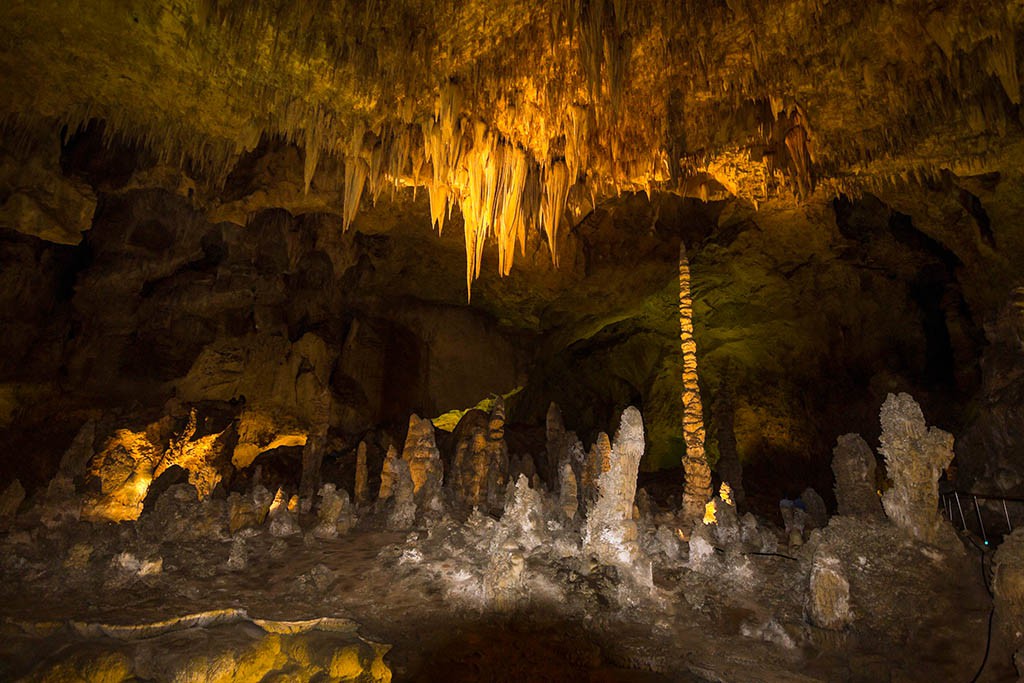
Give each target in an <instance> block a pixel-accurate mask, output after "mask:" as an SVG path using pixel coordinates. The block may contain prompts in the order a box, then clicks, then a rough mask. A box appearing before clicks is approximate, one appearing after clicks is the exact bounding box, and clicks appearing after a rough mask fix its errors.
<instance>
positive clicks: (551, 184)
mask: <svg viewBox="0 0 1024 683" xmlns="http://www.w3.org/2000/svg"><path fill="white" fill-rule="evenodd" d="M571 184H572V183H571V182H570V181H569V169H568V167H567V166H566V165H565V162H564V161H562V160H560V159H559V160H556V161H554V162H552V163H550V164H548V166H547V168H545V169H544V200H543V203H542V204H541V213H540V218H541V225H543V227H544V234H545V235H547V238H548V248H549V249H550V250H551V262H552V263H553V264H554V265H555V267H556V268H557V267H558V226H559V223H560V222H561V220H562V212H563V211H564V210H565V200H566V198H567V197H568V196H569V186H570V185H571Z"/></svg>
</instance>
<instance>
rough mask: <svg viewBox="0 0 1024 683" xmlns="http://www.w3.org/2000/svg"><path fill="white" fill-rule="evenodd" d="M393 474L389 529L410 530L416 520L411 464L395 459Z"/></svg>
mask: <svg viewBox="0 0 1024 683" xmlns="http://www.w3.org/2000/svg"><path fill="white" fill-rule="evenodd" d="M391 472H392V476H393V482H394V486H393V489H392V496H391V499H390V501H389V503H390V506H391V507H390V510H389V511H388V518H387V524H388V528H389V529H395V530H400V529H408V528H409V527H411V526H412V524H413V522H414V521H415V519H416V500H415V497H414V494H413V482H412V474H411V473H410V471H409V463H407V462H406V461H405V460H402V459H401V458H395V460H394V462H393V463H392V470H391Z"/></svg>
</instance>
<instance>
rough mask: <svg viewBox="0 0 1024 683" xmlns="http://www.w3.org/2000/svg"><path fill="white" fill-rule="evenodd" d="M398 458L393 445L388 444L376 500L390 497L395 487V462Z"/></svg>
mask: <svg viewBox="0 0 1024 683" xmlns="http://www.w3.org/2000/svg"><path fill="white" fill-rule="evenodd" d="M398 460H400V458H399V457H398V451H396V450H395V447H394V446H388V452H387V454H386V455H385V456H384V464H383V465H382V466H381V470H380V489H379V490H378V493H377V501H378V502H381V501H385V500H387V499H389V498H390V497H391V495H392V494H393V493H394V488H395V474H394V472H395V463H396V462H397V461H398Z"/></svg>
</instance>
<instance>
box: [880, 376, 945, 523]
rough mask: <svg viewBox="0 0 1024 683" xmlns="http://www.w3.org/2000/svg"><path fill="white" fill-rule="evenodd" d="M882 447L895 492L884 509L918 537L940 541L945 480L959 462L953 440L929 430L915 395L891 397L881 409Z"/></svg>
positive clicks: (889, 493) (884, 496)
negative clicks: (949, 469)
mask: <svg viewBox="0 0 1024 683" xmlns="http://www.w3.org/2000/svg"><path fill="white" fill-rule="evenodd" d="M881 421H882V436H881V448H880V449H879V450H880V451H881V453H882V455H883V456H884V457H885V466H886V470H887V472H888V474H889V478H890V479H892V488H890V489H889V490H888V491H886V492H885V493H884V494H882V506H883V507H884V508H885V514H886V515H888V517H889V519H891V520H892V521H893V522H894V523H895V524H896V525H897V526H899V527H901V528H903V529H905V530H906V531H907V532H909V533H910V535H911V536H913V537H914V538H916V539H918V540H920V541H925V542H929V543H931V542H935V541H936V540H937V535H938V525H939V512H938V509H939V475H940V474H941V473H942V471H943V470H944V469H945V468H946V467H947V466H948V465H949V463H950V462H951V461H952V460H953V436H952V435H951V434H949V433H948V432H944V431H942V430H941V429H937V428H935V427H928V426H927V425H926V424H925V421H924V415H923V414H922V412H921V407H920V406H919V405H918V404H917V402H915V401H914V399H913V398H912V397H911V396H910V395H909V394H899V395H898V396H894V395H893V394H889V396H888V398H886V400H885V403H884V404H883V405H882V410H881Z"/></svg>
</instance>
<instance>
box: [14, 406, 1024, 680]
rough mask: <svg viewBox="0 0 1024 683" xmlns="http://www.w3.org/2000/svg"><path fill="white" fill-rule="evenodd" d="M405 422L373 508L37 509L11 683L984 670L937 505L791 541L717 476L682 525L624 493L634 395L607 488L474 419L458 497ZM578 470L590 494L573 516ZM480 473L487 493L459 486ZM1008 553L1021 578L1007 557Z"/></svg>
mask: <svg viewBox="0 0 1024 683" xmlns="http://www.w3.org/2000/svg"><path fill="white" fill-rule="evenodd" d="M900 400H901V401H902V402H903V403H904V404H906V405H905V406H904V409H905V412H908V414H911V416H912V417H914V416H916V415H919V414H920V410H919V409H918V410H917V412H916V413H915V412H914V410H913V408H914V406H910V405H909V403H908V401H911V400H910V399H909V397H906V399H904V398H903V397H900ZM887 405H888V404H887ZM890 409H892V406H890ZM890 413H891V410H890ZM915 419H916V418H915ZM922 425H923V423H922ZM922 428H923V427H922ZM417 429H419V430H420V431H421V432H422V433H421V434H419V435H418V436H417V439H415V440H411V442H410V443H412V445H411V446H410V445H408V444H407V446H406V448H407V449H409V448H413V449H416V453H417V455H414V456H410V455H409V454H402V455H401V457H399V454H397V452H395V451H393V452H392V455H391V456H390V457H389V461H388V466H389V467H390V474H389V475H388V477H385V485H384V486H382V487H381V488H382V492H383V493H385V494H389V495H388V496H387V497H385V498H383V499H381V500H379V501H377V502H375V503H370V502H363V501H361V500H360V498H361V497H362V496H359V497H356V499H355V500H354V501H352V500H351V499H350V497H349V495H348V492H347V491H346V490H345V489H344V488H339V487H337V486H336V485H335V484H333V483H325V484H324V486H323V487H321V488H320V489H319V491H318V494H317V495H316V496H315V498H316V499H315V500H313V501H311V504H310V505H309V506H307V507H306V508H305V509H306V510H307V511H303V510H304V506H303V505H302V504H301V502H300V501H298V500H297V498H295V497H293V495H292V494H293V492H292V491H288V490H286V489H284V488H281V489H279V490H278V491H277V492H276V494H274V493H271V492H270V491H269V490H268V489H267V488H266V487H265V486H264V485H263V484H262V483H261V482H260V481H259V480H257V481H255V482H252V484H251V488H250V490H248V491H246V492H234V493H232V494H231V495H230V496H218V495H216V494H215V495H212V496H207V497H203V498H200V497H199V496H198V495H196V490H195V488H194V486H193V485H192V484H190V483H186V482H181V483H177V484H174V485H171V486H169V487H167V488H165V489H164V490H163V491H161V492H160V493H159V495H158V496H157V497H156V498H155V501H149V502H147V503H146V504H145V505H144V508H143V511H142V514H141V515H140V517H139V519H138V520H135V521H128V522H123V523H120V524H113V523H95V522H87V521H84V520H80V519H79V518H78V517H77V516H75V515H69V516H66V517H63V518H58V519H59V520H60V521H57V522H54V523H52V524H47V525H43V524H39V523H37V521H38V515H37V513H36V512H34V511H33V507H32V505H33V504H32V503H31V502H30V505H29V507H28V508H27V509H26V510H24V511H23V512H22V513H21V514H20V515H19V516H18V517H16V518H15V519H14V520H13V522H12V525H11V529H10V531H9V532H8V533H7V534H6V535H4V536H0V604H2V605H3V608H2V612H0V616H2V618H3V620H2V626H3V632H4V635H5V638H4V639H3V642H2V644H0V662H3V663H0V678H3V679H16V678H18V677H21V676H28V680H51V679H56V680H80V679H82V678H85V679H87V680H93V679H96V680H99V679H100V678H102V680H113V681H118V680H128V679H130V678H132V677H137V678H143V679H153V680H259V679H261V678H264V677H267V676H271V675H272V674H273V675H278V676H284V675H286V674H289V672H290V673H291V675H295V672H297V671H298V672H302V673H301V674H300V677H301V676H307V677H310V678H312V677H313V676H314V675H316V676H319V677H320V678H321V679H323V680H357V679H358V680H375V681H378V680H379V681H383V680H390V678H391V676H394V678H395V679H396V680H438V679H437V678H436V676H437V675H438V672H445V678H446V680H484V679H488V680H512V679H513V678H514V679H515V680H566V679H567V678H577V677H578V676H579V675H582V676H583V678H584V679H586V676H587V675H590V676H591V680H673V681H687V680H692V681H753V680H771V681H815V680H829V681H831V680H843V681H879V680H901V681H915V680H922V681H924V680H928V681H934V680H969V679H970V676H971V675H973V673H974V671H975V669H976V668H977V666H978V664H979V663H980V661H981V655H982V653H983V652H984V651H985V648H986V642H985V640H986V630H985V622H986V619H987V616H988V610H989V608H990V606H991V604H992V603H991V601H990V600H989V598H988V596H987V594H986V593H985V591H984V587H983V586H982V585H981V581H980V576H979V574H978V571H977V555H976V554H975V555H972V554H971V553H974V550H973V549H971V550H970V551H968V550H965V548H964V545H963V544H962V543H961V542H960V541H959V540H958V539H957V538H956V535H955V534H954V532H953V531H952V528H951V527H949V526H948V525H947V524H946V523H945V522H944V521H943V520H941V519H940V520H930V521H929V525H934V526H929V529H930V531H929V534H928V538H929V539H932V540H931V541H930V542H926V541H925V540H922V539H921V538H919V535H918V534H916V533H914V532H913V530H908V529H907V528H906V527H905V525H904V524H903V523H902V520H904V519H907V518H913V519H919V518H922V515H923V514H924V512H923V510H922V509H921V508H920V507H916V508H915V507H914V506H915V505H917V506H922V505H924V506H927V505H928V501H924V502H922V501H921V500H917V499H911V498H906V499H903V500H902V504H903V505H904V507H903V508H901V511H900V515H899V516H897V519H896V520H895V522H894V521H891V520H890V519H888V518H886V517H885V516H883V515H882V514H879V512H878V510H875V509H872V510H867V511H864V510H861V509H859V508H856V507H852V509H851V513H850V514H841V515H837V516H833V517H832V518H831V519H830V520H828V521H827V524H826V525H824V526H823V528H816V529H813V530H809V531H808V530H805V531H804V533H805V534H806V538H801V539H800V541H801V542H799V543H791V539H790V536H789V534H787V532H786V531H785V530H784V529H782V528H780V527H779V526H778V525H776V524H775V523H774V522H771V521H769V520H765V519H762V518H757V517H755V516H754V515H753V514H751V513H749V512H748V513H746V514H742V515H741V514H740V512H739V511H738V510H737V509H736V507H735V504H734V501H732V499H731V496H730V495H729V491H728V488H727V487H723V489H722V490H721V492H720V495H719V496H717V497H716V498H714V499H713V500H712V501H709V503H708V512H707V514H706V515H705V521H698V522H697V524H696V525H695V526H694V527H693V528H692V529H690V530H683V529H681V528H680V527H679V523H678V520H679V519H680V518H679V516H678V513H677V512H676V511H674V510H668V509H663V508H661V507H659V506H658V504H657V503H656V502H654V501H652V500H650V499H649V498H648V497H647V496H646V495H642V496H636V481H637V468H638V466H639V459H640V458H639V455H640V454H642V453H643V450H644V429H643V422H642V417H641V415H640V413H639V411H637V410H635V409H629V410H627V411H625V412H624V413H623V416H622V423H621V425H620V426H619V429H618V431H617V433H616V435H615V437H614V439H612V440H610V448H609V449H606V450H607V451H608V452H607V453H606V459H607V461H608V466H607V468H603V467H598V468H597V470H598V471H597V476H596V483H593V484H589V483H585V482H581V481H578V480H577V477H578V475H576V474H574V470H573V465H574V464H576V465H577V466H579V465H580V464H581V463H579V462H576V461H577V460H578V459H579V455H578V452H582V449H581V448H577V447H575V445H574V439H560V440H559V443H556V444H549V451H550V453H549V454H548V455H547V457H548V459H553V461H554V467H553V469H554V471H555V472H557V473H558V479H557V480H556V481H557V482H558V484H559V488H562V489H565V491H552V490H548V488H547V487H546V486H545V485H544V483H543V481H542V480H541V479H540V478H539V477H537V476H533V477H532V480H531V478H530V477H527V476H526V475H525V474H522V473H518V476H515V477H513V476H511V472H510V469H509V468H510V465H509V460H508V456H507V453H506V451H505V450H504V449H503V448H501V447H496V446H495V444H494V443H490V442H489V441H488V439H484V438H477V437H478V436H479V435H472V434H474V433H472V430H469V432H467V433H471V436H470V437H467V438H469V439H475V443H476V446H474V445H473V443H467V444H466V445H464V447H462V450H461V451H460V452H461V453H462V454H463V457H462V458H461V459H460V463H462V466H463V467H465V468H466V471H465V472H464V473H463V474H462V476H461V478H459V479H457V481H458V482H460V487H462V488H460V489H458V490H453V487H452V486H450V485H449V483H448V481H447V479H446V478H445V480H444V485H443V486H442V485H441V482H442V479H441V474H440V473H439V472H438V473H431V474H429V475H428V476H426V478H424V476H423V474H422V473H423V472H424V471H430V472H433V470H430V469H429V468H426V469H424V468H422V467H420V463H423V462H427V463H429V464H430V467H434V464H436V465H437V466H440V465H441V461H440V460H439V459H437V457H436V455H435V454H434V453H433V452H432V451H431V450H430V448H432V446H431V445H430V443H432V441H433V439H432V436H430V435H429V434H427V433H426V430H428V429H429V424H427V425H422V424H418V425H417ZM495 438H500V434H499V435H498V436H497V437H495ZM492 440H493V439H492ZM428 442H429V443H428ZM559 444H561V445H559ZM423 454H426V455H423ZM886 456H887V458H890V459H897V460H898V459H899V458H916V457H918V454H916V451H914V450H913V449H903V450H900V449H896V448H891V449H890V450H889V451H887V453H886ZM151 460H152V459H151V458H147V460H146V467H147V468H148V467H150V466H151V464H152V462H151ZM410 461H413V462H416V463H417V468H418V469H416V470H415V471H416V474H415V476H414V475H411V474H410V469H411V468H410V467H409V462H410ZM839 466H843V465H842V464H840V465H839ZM581 469H582V468H581ZM904 469H905V470H907V469H913V468H912V467H911V466H910V465H909V464H906V463H905V467H904ZM362 476H365V475H362ZM569 477H572V479H573V483H574V484H575V485H576V489H577V490H582V491H587V490H588V488H587V487H588V486H592V487H593V488H594V493H593V495H592V497H590V498H589V499H588V498H587V497H586V496H581V498H583V500H577V501H576V504H577V505H578V506H579V510H578V511H575V512H576V514H569V513H570V512H573V511H570V510H567V509H566V508H567V506H568V505H569V501H572V500H575V495H574V492H573V495H569V491H568V489H570V488H571V487H570V486H569V484H568V478H569ZM837 479H838V481H839V482H840V483H839V485H840V486H847V485H858V486H861V487H862V486H863V482H862V481H860V480H855V479H853V478H851V477H838V478H837ZM416 481H419V482H420V487H419V489H418V490H417V489H416V487H415V483H416ZM425 481H426V482H429V483H424V482H425ZM471 481H472V482H490V483H489V484H487V486H484V485H483V484H480V485H479V487H477V488H473V489H471V490H472V491H473V494H472V495H468V494H467V493H466V491H467V490H468V489H466V488H465V487H466V486H467V483H466V482H471ZM496 481H507V482H508V483H507V486H505V488H504V493H503V495H502V496H501V498H502V500H501V501H500V504H501V511H500V514H499V513H497V512H496V513H494V514H492V513H491V510H490V509H489V508H490V505H488V504H487V501H491V503H494V498H495V495H494V493H493V486H494V482H496ZM848 481H851V482H852V483H848ZM474 486H476V484H474ZM424 487H428V488H427V489H426V490H428V491H429V490H430V487H433V488H434V490H433V491H431V492H430V495H429V496H422V495H417V494H419V493H420V492H422V491H424ZM487 487H490V489H488V488H487ZM487 490H492V492H491V493H489V494H486V495H485V491H487ZM857 491H858V492H859V493H858V492H855V493H850V492H846V491H842V492H840V495H839V496H838V497H839V499H840V500H852V496H854V495H863V491H860V489H857ZM133 496H137V493H133ZM634 498H638V499H642V500H643V504H642V505H641V504H636V505H634ZM133 500H134V498H133ZM466 501H478V502H480V503H482V504H484V506H483V508H481V507H470V506H467V505H465V502H466ZM44 503H45V500H44V499H42V498H40V499H39V501H38V503H36V504H38V505H42V504H44ZM94 503H95V498H92V499H90V504H94ZM878 508H879V509H880V508H881V506H878ZM886 512H887V513H889V514H890V515H891V514H892V512H891V506H887V508H886ZM705 522H708V523H705ZM809 526H813V525H809ZM682 538H688V541H686V542H684V541H683V540H681V539H682ZM1000 566H1002V567H1004V570H1003V576H1004V577H1009V576H1013V574H1011V573H1010V569H1005V568H1009V567H1015V564H1014V560H1013V558H1010V559H1004V561H1003V563H1002V564H1001V565H1000ZM1000 585H1001V586H1002V588H1001V590H1002V591H1003V592H1004V593H1010V592H1012V590H1013V588H1012V585H1013V584H1012V582H1011V580H1010V579H1005V578H1004V580H1003V583H1002V584H1000ZM1008 604H1010V607H1005V606H1004V609H1003V612H1001V615H1002V617H1001V618H1002V621H1003V622H1005V623H1010V622H1011V621H1012V618H1013V617H1012V615H1008V614H1010V613H1008V612H1007V610H1009V609H1011V608H1012V605H1013V604H1015V603H1012V602H1011V603H1008ZM951 615H955V617H951ZM172 651H173V652H182V653H186V654H182V655H181V656H180V657H172V656H170V655H168V654H167V653H168V652H172ZM990 671H993V672H995V673H999V671H1000V669H999V667H998V666H997V665H993V668H992V669H990ZM581 672H587V673H583V674H581ZM75 676H77V677H78V678H75ZM360 676H361V677H362V678H360ZM644 676H646V677H644ZM991 680H997V679H991Z"/></svg>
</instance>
